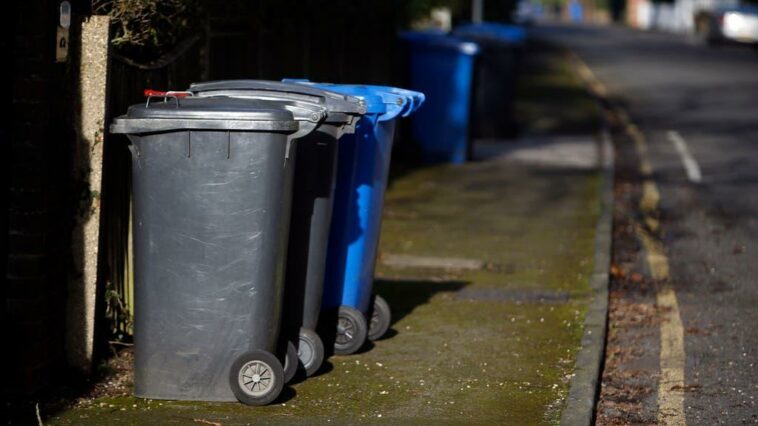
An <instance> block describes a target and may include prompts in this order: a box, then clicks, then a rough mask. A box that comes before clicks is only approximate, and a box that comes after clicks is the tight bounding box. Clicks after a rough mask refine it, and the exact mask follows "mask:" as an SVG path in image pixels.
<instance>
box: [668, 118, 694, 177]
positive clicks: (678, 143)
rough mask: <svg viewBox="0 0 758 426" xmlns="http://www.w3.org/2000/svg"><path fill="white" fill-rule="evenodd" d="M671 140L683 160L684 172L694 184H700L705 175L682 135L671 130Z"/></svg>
mask: <svg viewBox="0 0 758 426" xmlns="http://www.w3.org/2000/svg"><path fill="white" fill-rule="evenodd" d="M666 134H667V135H668V138H669V140H670V141H671V143H673V144H674V148H675V149H676V152H677V153H679V157H681V158H682V164H683V165H684V170H685V171H686V172H687V178H688V179H689V180H690V182H692V183H700V182H701V181H702V180H703V175H702V173H701V172H700V166H698V164H697V161H695V157H693V156H692V153H691V152H690V149H689V148H688V147H687V142H686V141H685V140H684V138H683V137H682V135H680V134H679V132H677V131H676V130H669V131H668V132H667V133H666Z"/></svg>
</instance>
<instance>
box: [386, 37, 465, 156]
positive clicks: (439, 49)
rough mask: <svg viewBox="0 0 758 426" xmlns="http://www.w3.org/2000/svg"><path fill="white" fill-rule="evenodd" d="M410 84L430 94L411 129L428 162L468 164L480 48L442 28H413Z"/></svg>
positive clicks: (409, 42) (407, 40) (410, 49)
mask: <svg viewBox="0 0 758 426" xmlns="http://www.w3.org/2000/svg"><path fill="white" fill-rule="evenodd" d="M401 37H402V39H403V40H405V41H406V42H407V44H408V50H409V53H410V59H409V62H410V83H411V88H412V89H413V90H417V91H419V92H423V93H424V94H426V97H427V101H426V106H425V107H424V109H422V110H421V111H419V113H418V114H416V116H415V117H414V118H413V123H412V124H411V132H412V134H413V139H414V140H415V141H416V142H417V143H418V144H419V145H420V148H421V157H422V160H423V161H424V162H426V163H444V162H449V163H455V164H459V163H464V162H465V161H466V160H467V158H468V156H469V121H470V113H471V98H472V87H473V78H474V65H475V59H476V56H477V54H478V53H479V46H478V45H477V44H476V43H473V42H470V41H466V40H464V39H461V38H457V37H452V36H449V35H446V34H445V33H440V32H408V33H404V34H403V35H402V36H401Z"/></svg>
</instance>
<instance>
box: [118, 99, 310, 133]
mask: <svg viewBox="0 0 758 426" xmlns="http://www.w3.org/2000/svg"><path fill="white" fill-rule="evenodd" d="M180 93H181V92H180ZM183 129H199V130H202V129H206V130H240V131H245V130H260V131H275V132H287V133H292V132H294V131H296V130H298V129H299V125H298V121H297V120H296V119H295V118H294V117H293V114H292V112H290V111H289V110H287V109H286V108H285V107H284V106H282V105H281V103H277V102H272V101H265V100H257V99H238V98H230V97H213V98H200V97H191V96H189V97H183V96H174V95H171V94H169V95H167V96H165V97H163V96H161V97H158V98H156V97H148V99H147V101H146V102H145V103H143V104H137V105H132V106H130V107H129V109H128V111H127V113H126V114H125V115H122V116H121V117H118V118H116V119H115V120H114V122H113V124H112V125H111V132H112V133H132V134H135V133H148V132H160V131H170V130H183Z"/></svg>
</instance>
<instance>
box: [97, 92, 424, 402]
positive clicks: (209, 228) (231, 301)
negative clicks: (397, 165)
mask: <svg viewBox="0 0 758 426" xmlns="http://www.w3.org/2000/svg"><path fill="white" fill-rule="evenodd" d="M146 95H147V99H146V102H145V103H144V104H138V105H134V106H132V107H130V108H129V109H128V112H127V113H126V114H125V115H123V116H121V117H118V118H117V119H115V120H114V122H113V124H112V125H111V132H112V133H120V134H125V135H127V137H128V138H129V140H130V145H129V146H130V150H131V153H132V169H133V173H132V176H133V183H132V188H133V223H134V274H135V276H134V286H135V289H134V290H135V305H134V318H135V323H134V348H135V377H134V385H135V389H134V392H135V395H136V396H139V397H145V398H156V399H174V400H202V401H234V400H239V401H241V402H243V403H245V404H249V405H264V404H268V403H270V402H272V401H273V400H275V399H276V398H277V396H278V395H279V394H280V392H281V391H282V388H283V386H284V385H285V384H286V383H287V382H289V381H290V380H292V379H293V377H294V376H295V374H296V373H297V371H298V370H300V371H302V372H303V374H305V375H306V376H309V375H312V374H314V373H315V372H316V371H317V370H318V369H319V367H320V366H321V364H322V362H323V360H324V357H325V355H326V354H327V350H326V349H327V347H326V346H325V343H326V344H327V345H328V347H329V348H331V347H333V352H334V353H336V354H350V353H354V352H355V351H357V350H358V349H359V348H360V347H361V346H362V345H363V344H364V343H365V340H366V339H367V338H370V339H378V338H380V337H381V336H382V335H383V334H384V333H385V332H386V331H387V329H388V327H389V324H390V310H389V306H388V305H387V303H386V301H384V300H383V299H382V298H381V297H379V296H377V295H374V294H373V292H372V284H373V268H374V261H375V258H376V250H377V245H378V238H379V229H380V222H381V211H382V205H383V201H384V190H385V187H386V184H387V177H388V172H389V164H390V153H391V149H392V143H393V136H394V129H395V125H396V121H397V120H398V119H399V118H400V117H405V116H408V115H410V114H412V113H413V112H415V111H416V109H418V108H419V107H420V106H421V104H422V103H423V102H424V95H423V94H422V93H421V92H416V91H408V90H403V89H398V88H394V87H384V86H365V85H336V84H323V83H312V82H309V81H304V80H290V81H285V82H276V81H259V80H234V81H217V82H206V83H197V84H193V85H191V87H189V89H188V90H186V91H180V92H153V91H147V92H146ZM325 318H329V319H331V320H332V322H331V323H327V324H325V321H324V319H325ZM324 330H326V332H325V331H324Z"/></svg>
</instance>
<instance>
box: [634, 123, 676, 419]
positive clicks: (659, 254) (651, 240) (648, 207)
mask: <svg viewBox="0 0 758 426" xmlns="http://www.w3.org/2000/svg"><path fill="white" fill-rule="evenodd" d="M627 129H632V132H629V133H630V136H631V137H632V139H633V140H634V145H635V148H636V151H637V155H638V156H639V161H640V164H639V168H640V173H641V174H642V176H644V177H645V180H644V181H643V182H642V197H641V198H640V205H639V207H640V210H641V211H642V213H643V220H644V222H645V224H646V225H647V227H648V229H649V231H648V230H646V229H644V228H643V227H642V226H640V225H637V226H636V228H635V231H636V233H637V238H638V239H639V240H640V241H642V246H643V247H644V248H645V253H646V260H647V264H648V268H650V274H651V275H652V277H653V279H654V280H655V281H656V282H657V283H658V284H659V288H658V292H657V294H656V304H657V306H658V311H659V315H660V317H661V324H660V333H661V349H660V369H661V377H660V379H659V380H658V422H659V423H660V424H664V425H684V424H686V417H685V415H684V367H685V352H684V327H683V326H682V316H681V314H680V312H679V303H678V302H677V297H676V292H675V291H674V289H673V288H671V285H670V278H671V277H670V275H669V260H668V257H667V256H666V253H665V251H664V250H663V244H662V243H661V241H660V240H659V239H658V238H655V237H654V236H653V235H652V234H651V232H657V231H658V220H657V219H655V218H654V217H653V216H652V214H653V213H654V212H655V211H656V210H658V207H659V202H660V199H661V195H660V191H659V190H658V185H656V184H655V181H654V180H653V178H652V176H653V166H652V164H651V163H650V160H649V159H648V156H647V153H648V150H647V143H646V142H645V137H644V135H643V134H642V132H640V131H639V130H638V129H637V127H636V126H634V125H633V124H628V125H627Z"/></svg>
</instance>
